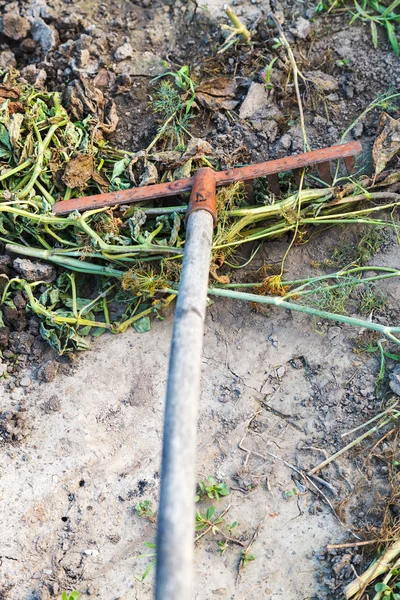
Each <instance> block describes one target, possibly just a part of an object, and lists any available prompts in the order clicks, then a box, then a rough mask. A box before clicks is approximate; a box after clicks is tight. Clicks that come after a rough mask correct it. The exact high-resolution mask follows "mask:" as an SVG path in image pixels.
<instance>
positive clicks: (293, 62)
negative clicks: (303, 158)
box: [269, 13, 310, 152]
mask: <svg viewBox="0 0 400 600" xmlns="http://www.w3.org/2000/svg"><path fill="white" fill-rule="evenodd" d="M269 16H270V17H271V18H272V20H273V21H274V23H275V25H276V27H277V29H278V32H279V37H280V40H281V41H282V44H283V45H284V46H285V48H286V52H287V55H288V58H289V61H290V64H291V65H292V69H293V83H294V87H295V90H296V97H297V104H298V107H299V114H300V123H301V132H302V134H303V145H304V151H305V152H307V150H310V146H309V145H308V141H307V133H306V124H305V121H304V111H303V104H302V100H301V94H300V88H299V76H300V77H301V78H302V79H303V80H305V77H304V76H303V75H302V74H301V72H300V71H299V69H298V67H297V63H296V59H295V57H294V54H293V51H292V48H291V47H290V44H289V42H288V41H287V38H286V36H285V34H284V32H283V29H282V27H281V25H280V23H279V22H278V20H277V19H276V17H275V15H274V14H273V13H270V14H269Z"/></svg>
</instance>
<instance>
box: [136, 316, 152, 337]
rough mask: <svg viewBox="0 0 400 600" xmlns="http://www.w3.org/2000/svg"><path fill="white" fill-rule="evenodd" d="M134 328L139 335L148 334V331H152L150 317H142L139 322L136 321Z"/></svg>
mask: <svg viewBox="0 0 400 600" xmlns="http://www.w3.org/2000/svg"><path fill="white" fill-rule="evenodd" d="M133 327H134V328H135V331H137V332H138V333H147V332H148V331H150V319H149V317H142V318H141V319H139V320H138V321H135V322H134V323H133Z"/></svg>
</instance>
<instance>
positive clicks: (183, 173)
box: [173, 158, 192, 180]
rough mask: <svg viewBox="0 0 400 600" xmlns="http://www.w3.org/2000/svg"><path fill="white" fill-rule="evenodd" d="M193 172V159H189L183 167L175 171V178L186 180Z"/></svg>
mask: <svg viewBox="0 0 400 600" xmlns="http://www.w3.org/2000/svg"><path fill="white" fill-rule="evenodd" d="M191 171H192V159H191V158H189V160H187V161H186V162H185V163H183V165H181V166H180V167H178V168H177V169H175V171H174V174H173V177H174V179H175V180H178V179H185V178H186V177H190V175H191Z"/></svg>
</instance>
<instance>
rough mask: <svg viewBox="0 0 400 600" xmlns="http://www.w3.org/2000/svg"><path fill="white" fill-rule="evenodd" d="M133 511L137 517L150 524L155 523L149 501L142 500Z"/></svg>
mask: <svg viewBox="0 0 400 600" xmlns="http://www.w3.org/2000/svg"><path fill="white" fill-rule="evenodd" d="M135 511H136V514H137V516H138V517H143V518H145V519H148V520H149V521H150V522H151V523H155V522H156V518H155V513H154V511H153V510H152V507H151V502H150V500H143V501H142V502H139V503H138V504H136V506H135Z"/></svg>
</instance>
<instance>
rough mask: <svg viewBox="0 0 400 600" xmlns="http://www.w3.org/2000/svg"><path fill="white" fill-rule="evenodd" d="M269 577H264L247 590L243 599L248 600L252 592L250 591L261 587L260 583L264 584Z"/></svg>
mask: <svg viewBox="0 0 400 600" xmlns="http://www.w3.org/2000/svg"><path fill="white" fill-rule="evenodd" d="M267 580H268V577H265V578H264V579H262V580H261V581H259V582H258V583H256V584H254V585H253V586H251V588H250V589H249V590H247V592H246V593H245V595H244V596H243V598H242V600H246V598H247V596H248V595H249V594H250V592H252V591H253V590H255V589H256V588H258V587H260V585H262V584H263V583H264V581H267Z"/></svg>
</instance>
